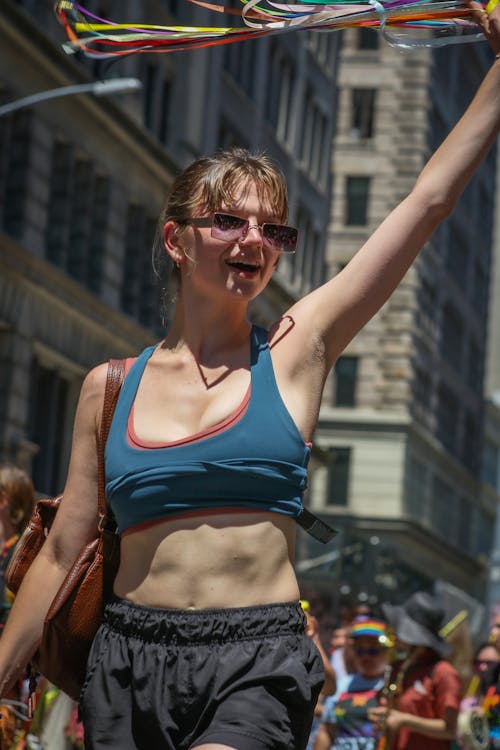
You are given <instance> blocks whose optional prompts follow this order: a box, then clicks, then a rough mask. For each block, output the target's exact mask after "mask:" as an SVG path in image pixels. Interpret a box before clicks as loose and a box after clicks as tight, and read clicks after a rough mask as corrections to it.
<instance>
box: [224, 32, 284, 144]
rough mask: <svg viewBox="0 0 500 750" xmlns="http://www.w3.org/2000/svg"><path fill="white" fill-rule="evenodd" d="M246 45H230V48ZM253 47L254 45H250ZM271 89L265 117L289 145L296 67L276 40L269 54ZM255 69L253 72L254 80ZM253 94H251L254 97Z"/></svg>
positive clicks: (280, 137)
mask: <svg viewBox="0 0 500 750" xmlns="http://www.w3.org/2000/svg"><path fill="white" fill-rule="evenodd" d="M242 46H245V45H235V44H230V45H228V47H242ZM250 46H252V45H250ZM268 61H269V76H268V80H269V89H268V93H267V96H266V104H265V117H266V120H267V121H268V122H269V123H270V124H271V125H272V126H273V127H274V128H275V130H276V135H277V137H278V138H279V140H280V141H282V142H284V143H287V142H288V141H289V140H290V138H291V134H292V112H293V98H294V95H295V65H294V63H293V61H292V60H291V59H290V58H288V57H286V55H285V52H284V50H283V49H282V48H281V46H280V45H279V44H278V42H277V41H276V40H272V41H271V45H270V52H269V57H268ZM253 72H254V71H253V68H252V71H251V76H252V80H254V78H255V76H254V75H253ZM252 93H253V92H249V94H250V95H252Z"/></svg>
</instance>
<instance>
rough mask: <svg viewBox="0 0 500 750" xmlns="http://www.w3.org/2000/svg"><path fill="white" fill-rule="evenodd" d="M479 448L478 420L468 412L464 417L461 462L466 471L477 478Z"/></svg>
mask: <svg viewBox="0 0 500 750" xmlns="http://www.w3.org/2000/svg"><path fill="white" fill-rule="evenodd" d="M479 447H480V419H479V418H478V417H477V416H476V415H475V414H473V413H472V412H468V413H467V414H466V415H465V422H464V430H463V440H462V460H463V462H464V464H465V465H466V466H467V468H468V469H470V471H471V472H472V474H474V476H477V475H478V474H479V465H480V457H479ZM478 478H479V477H478Z"/></svg>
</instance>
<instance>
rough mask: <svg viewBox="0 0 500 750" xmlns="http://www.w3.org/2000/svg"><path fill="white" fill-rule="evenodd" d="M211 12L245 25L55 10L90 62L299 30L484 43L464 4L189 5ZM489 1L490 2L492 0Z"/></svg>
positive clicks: (65, 4) (380, 0)
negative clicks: (144, 20) (355, 30)
mask: <svg viewBox="0 0 500 750" xmlns="http://www.w3.org/2000/svg"><path fill="white" fill-rule="evenodd" d="M188 2H191V3H194V4H195V5H198V6H201V7H203V8H205V9H208V10H211V11H215V12H217V13H221V14H225V15H226V16H228V17H234V16H236V17H239V18H240V19H241V21H242V22H243V23H241V21H240V25H239V26H236V27H234V26H220V27H219V26H214V27H212V26H210V27H209V26H207V27H202V26H156V25H151V24H125V23H115V22H113V21H109V20H107V19H105V18H100V17H99V16H96V15H95V14H93V13H91V12H90V11H89V10H87V9H86V8H84V7H83V6H82V5H80V3H78V2H74V0H59V1H58V2H56V5H55V13H56V15H57V18H58V19H59V21H60V22H61V23H62V25H63V26H64V28H65V30H66V34H67V36H68V42H66V43H65V44H64V45H63V48H64V50H65V51H66V52H67V53H74V52H78V51H81V52H83V53H84V54H85V55H86V56H88V57H94V58H95V57H97V58H113V57H119V56H122V55H130V54H137V53H145V52H146V53H152V52H173V51H174V50H187V49H197V48H200V47H211V46H215V45H220V44H231V43H233V42H239V41H243V40H245V39H257V38H259V37H261V36H264V35H268V34H280V33H285V32H288V31H294V30H298V29H307V30H309V31H311V30H312V31H338V30H340V29H346V28H352V27H361V26H364V27H367V28H371V29H374V30H379V31H381V33H382V34H383V36H384V38H385V39H386V41H387V42H388V43H389V44H391V45H393V46H397V47H401V48H415V47H435V46H442V45H447V44H458V43H464V42H471V41H472V42H474V41H477V40H480V39H484V36H483V33H482V32H481V30H480V28H479V27H478V26H477V24H476V23H475V22H474V21H473V19H472V14H471V11H470V10H469V8H468V7H467V6H466V5H465V4H464V2H463V1H462V0H365V2H360V1H359V0H307V2H306V1H305V0H298V2H297V0H296V1H295V2H294V3H291V4H288V3H281V2H274V0H242V8H241V10H239V9H236V8H226V7H224V6H222V5H216V4H213V3H209V2H205V0H188ZM490 2H491V0H490Z"/></svg>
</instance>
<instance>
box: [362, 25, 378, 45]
mask: <svg viewBox="0 0 500 750" xmlns="http://www.w3.org/2000/svg"><path fill="white" fill-rule="evenodd" d="M358 49H378V33H377V31H376V30H375V29H369V28H366V27H365V26H362V27H361V28H360V29H359V30H358Z"/></svg>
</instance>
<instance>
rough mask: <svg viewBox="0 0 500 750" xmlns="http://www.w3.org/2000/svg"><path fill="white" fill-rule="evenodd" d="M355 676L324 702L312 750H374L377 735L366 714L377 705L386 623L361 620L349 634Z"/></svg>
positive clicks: (384, 658)
mask: <svg viewBox="0 0 500 750" xmlns="http://www.w3.org/2000/svg"><path fill="white" fill-rule="evenodd" d="M349 640H350V643H351V645H352V651H353V655H354V669H355V671H354V673H353V674H349V675H345V676H344V677H343V678H342V680H340V681H339V686H338V689H337V692H336V694H335V695H334V696H332V697H331V698H327V699H326V701H325V706H324V710H323V716H322V720H321V724H320V727H319V729H318V732H317V734H316V739H315V742H314V745H313V750H330V747H331V748H332V749H333V748H334V749H335V750H375V749H376V747H377V744H378V740H379V735H380V732H379V731H378V730H376V729H375V727H374V724H373V723H372V722H371V721H370V720H369V718H368V717H369V710H370V709H371V708H373V707H375V706H378V704H379V695H380V692H381V691H382V689H383V687H384V671H385V668H386V666H387V663H388V653H389V651H388V646H389V645H390V641H389V638H388V637H387V633H386V626H385V623H384V622H382V621H381V620H376V619H374V618H372V619H370V618H367V617H363V616H360V617H358V618H356V620H354V622H353V625H352V628H351V630H350V633H349Z"/></svg>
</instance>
